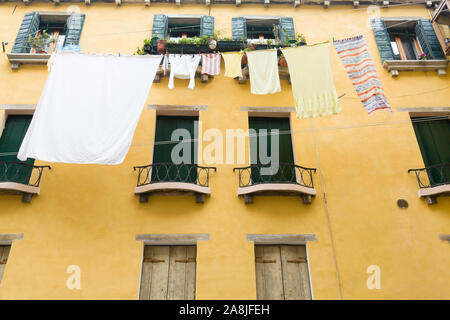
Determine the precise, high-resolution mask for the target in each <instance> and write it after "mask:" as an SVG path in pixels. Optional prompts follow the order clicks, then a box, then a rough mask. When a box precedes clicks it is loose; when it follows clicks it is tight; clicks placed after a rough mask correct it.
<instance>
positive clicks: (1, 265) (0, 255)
mask: <svg viewBox="0 0 450 320" xmlns="http://www.w3.org/2000/svg"><path fill="white" fill-rule="evenodd" d="M10 250H11V245H6V246H5V245H0V284H1V283H2V279H3V274H4V273H5V268H6V262H7V261H8V256H9V251H10Z"/></svg>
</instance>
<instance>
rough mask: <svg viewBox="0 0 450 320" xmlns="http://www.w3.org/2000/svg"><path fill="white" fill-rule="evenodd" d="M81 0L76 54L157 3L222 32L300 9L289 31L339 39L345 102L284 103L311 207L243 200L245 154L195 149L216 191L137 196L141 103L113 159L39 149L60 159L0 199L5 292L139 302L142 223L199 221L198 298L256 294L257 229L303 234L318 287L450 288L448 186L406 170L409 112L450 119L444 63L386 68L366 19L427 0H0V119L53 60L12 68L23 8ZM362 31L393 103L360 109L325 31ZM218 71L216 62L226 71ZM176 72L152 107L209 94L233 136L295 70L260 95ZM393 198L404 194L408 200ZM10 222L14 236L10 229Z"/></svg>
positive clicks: (364, 295) (401, 13)
mask: <svg viewBox="0 0 450 320" xmlns="http://www.w3.org/2000/svg"><path fill="white" fill-rule="evenodd" d="M78 10H79V12H81V13H83V14H85V17H86V18H85V21H84V26H83V30H82V33H81V38H80V43H79V44H80V46H81V48H82V52H88V53H99V54H103V53H112V54H121V55H127V54H133V53H134V52H135V51H136V48H137V47H138V46H142V41H143V40H144V39H145V38H150V36H151V29H152V22H153V17H154V15H155V14H174V15H175V14H177V15H210V16H213V17H215V30H216V32H217V31H220V32H221V34H223V35H224V36H226V37H230V36H231V33H232V26H231V19H232V17H237V16H252V15H257V16H287V17H293V20H294V25H295V31H296V32H300V33H302V34H304V35H305V37H306V39H307V42H308V44H315V43H321V42H324V41H330V47H329V55H330V62H331V69H332V74H333V79H334V83H335V86H336V91H337V94H338V96H340V97H341V98H340V106H341V108H342V111H341V112H340V113H339V114H336V115H329V116H325V117H317V118H312V119H298V118H297V117H296V115H295V112H292V111H289V115H288V116H289V118H290V126H291V132H292V133H291V136H292V141H293V149H294V155H295V158H294V161H295V163H296V164H299V165H301V166H304V167H309V168H317V171H316V172H315V173H314V174H313V179H314V188H315V190H316V191H317V195H316V196H315V197H313V198H312V203H311V204H303V203H302V199H301V198H300V197H298V196H297V197H282V196H277V195H272V196H267V197H257V196H255V198H254V203H252V204H245V203H244V200H243V199H242V198H241V197H238V195H237V191H238V185H239V177H238V173H237V172H233V168H234V167H240V166H241V167H242V166H243V165H239V164H223V163H222V164H220V163H219V164H206V163H201V162H199V165H205V166H207V165H211V166H215V167H217V171H216V172H211V173H210V190H211V195H210V196H209V197H207V198H206V200H205V202H204V203H196V201H195V198H194V197H192V196H178V195H175V196H174V195H169V196H150V197H149V200H148V202H146V203H141V202H139V196H138V195H135V194H134V188H135V186H136V180H137V172H136V171H133V166H139V165H146V164H149V163H151V162H152V156H153V142H154V137H155V124H156V116H157V113H158V112H159V111H158V110H155V108H148V107H147V106H145V107H144V108H143V111H142V114H141V116H140V120H139V123H138V126H137V128H136V131H135V135H134V138H133V142H132V146H131V148H130V150H129V152H128V154H127V156H126V159H125V161H124V162H123V163H122V164H120V165H113V166H107V165H75V164H62V163H45V162H42V161H38V160H37V161H36V162H35V165H50V166H51V170H45V171H44V172H43V175H42V179H41V182H40V186H39V188H40V194H39V195H38V196H33V198H32V201H31V202H29V203H24V202H22V201H21V197H20V196H17V195H1V196H0V240H2V239H3V240H4V241H3V242H4V243H3V244H12V245H11V249H10V253H9V256H8V258H7V262H6V264H5V268H4V274H3V279H2V280H1V284H0V299H138V298H139V290H140V281H141V272H142V270H141V269H142V263H143V262H142V261H143V247H144V243H145V241H144V242H143V241H140V239H139V237H138V238H137V236H139V235H181V236H180V237H181V238H182V235H199V234H201V235H207V236H205V238H204V239H203V240H204V241H198V242H197V243H196V246H197V249H196V250H197V253H196V278H195V298H196V299H256V298H257V285H256V281H255V279H256V274H255V249H254V248H255V241H253V240H252V239H255V237H257V236H252V235H269V236H270V235H272V236H273V235H282V236H281V238H280V239H288V238H289V235H291V237H292V238H295V239H297V240H296V241H300V242H301V239H304V241H305V242H304V243H303V244H305V245H306V248H307V263H308V268H309V276H310V285H311V292H312V297H313V298H314V299H448V298H449V297H450V289H449V288H450V270H449V268H448V267H447V266H448V265H449V264H450V254H449V253H450V251H449V250H450V248H449V242H448V241H446V240H445V239H448V238H446V235H448V234H450V198H448V197H447V198H446V197H438V198H437V203H435V204H427V200H426V199H425V198H424V197H422V198H419V197H418V191H419V186H418V183H417V180H416V178H415V176H414V174H413V173H408V169H411V168H423V167H424V166H425V165H424V160H423V158H422V155H421V151H420V148H419V144H418V141H417V138H416V135H415V132H414V128H413V125H412V122H411V115H410V113H411V112H414V110H413V109H414V108H416V109H417V111H418V112H425V111H426V112H425V113H427V112H428V111H429V112H428V113H432V115H435V113H436V112H438V113H439V112H440V113H442V114H443V115H444V116H445V115H447V116H448V115H449V107H450V104H449V101H450V76H449V75H448V74H443V73H441V74H440V75H438V72H436V71H435V70H430V71H423V70H416V71H399V74H398V76H395V77H393V76H392V74H391V73H390V72H389V71H388V70H386V69H385V68H384V67H383V65H382V62H381V59H380V55H379V51H378V48H377V44H376V41H375V38H374V34H373V31H372V27H371V25H370V19H371V18H373V17H376V16H379V17H382V18H384V17H390V18H402V17H421V18H424V19H430V14H431V13H432V11H433V10H432V9H428V8H426V6H425V5H424V4H417V5H407V6H405V5H399V6H396V5H391V6H389V7H387V8H381V6H377V7H375V6H372V7H370V8H369V7H368V6H367V5H363V4H361V6H360V7H358V8H353V7H352V6H351V5H347V4H339V3H338V4H335V3H334V2H333V3H332V4H331V5H330V6H329V7H328V8H324V7H323V6H322V5H303V4H302V5H300V6H298V7H294V5H293V3H286V4H272V5H270V6H268V7H265V6H264V5H263V3H261V4H245V1H243V3H242V5H241V6H239V7H237V6H236V5H234V4H227V3H224V4H214V3H212V4H211V5H210V6H206V5H205V4H204V3H197V4H195V3H193V4H184V3H183V1H181V5H179V6H177V5H176V4H175V3H169V4H163V3H152V4H151V5H150V6H148V7H147V6H145V5H144V3H143V2H142V3H128V2H127V1H123V2H122V5H121V6H120V7H119V6H116V5H115V4H114V3H101V2H93V3H92V4H91V5H90V6H87V5H85V4H84V3H78V2H77V3H73V2H69V3H66V2H62V3H61V4H60V5H59V6H54V4H52V3H43V2H39V1H34V2H32V3H31V4H30V5H25V4H24V3H21V2H19V3H15V2H0V17H1V20H2V23H1V24H0V40H1V41H3V42H8V45H6V49H5V51H6V52H4V53H3V52H2V53H1V56H2V58H1V60H0V104H1V106H2V110H0V118H1V119H3V120H2V122H3V124H4V122H5V121H6V119H7V117H8V116H9V115H13V114H21V113H28V114H30V113H31V114H32V113H33V107H30V106H28V107H26V106H25V105H35V104H37V102H38V101H39V98H40V95H41V93H42V91H43V88H44V85H45V82H46V80H47V77H48V75H49V73H48V71H47V67H46V66H44V65H33V64H30V65H28V64H23V65H20V67H19V68H18V70H12V68H11V63H10V61H9V60H8V57H7V53H9V52H10V51H11V49H12V47H13V44H14V39H15V38H16V35H17V31H18V30H19V27H20V25H21V22H22V19H23V18H24V15H25V14H26V13H28V12H32V11H35V12H67V11H78ZM360 34H363V35H364V36H365V38H366V41H367V44H368V48H369V51H370V54H371V56H372V58H373V60H374V61H375V65H376V68H377V71H378V74H379V76H380V79H381V82H382V84H383V88H384V91H385V94H386V97H387V100H388V101H389V103H390V104H391V107H392V112H388V111H385V110H381V111H377V112H374V113H373V114H372V115H368V114H367V112H366V111H365V110H364V108H363V106H362V104H361V102H360V101H359V98H358V96H357V94H356V92H355V90H354V88H353V86H352V83H351V82H350V80H349V78H348V76H347V74H346V72H345V69H344V66H343V64H342V62H341V60H340V59H339V56H338V55H337V53H336V50H335V49H334V47H333V45H332V44H331V41H332V39H335V40H338V39H343V38H348V37H351V36H356V35H360ZM445 69H446V67H445V68H444V70H445ZM224 70H225V69H224V65H223V63H222V74H223V73H224ZM167 85H168V77H163V78H162V79H161V81H160V82H159V83H154V84H153V86H152V89H151V92H150V95H149V97H148V100H147V103H146V104H148V105H153V106H167V105H169V106H206V107H205V108H201V109H200V111H198V116H199V120H200V121H201V123H202V130H203V131H206V130H208V129H219V130H220V132H222V134H223V135H224V136H225V134H226V130H227V129H243V130H247V129H248V128H249V120H248V119H249V115H250V116H251V115H252V114H251V112H249V111H248V110H252V109H249V108H247V109H246V108H243V107H256V109H254V110H259V111H261V110H262V109H258V108H268V109H267V110H269V109H270V110H272V111H273V110H274V109H273V108H279V110H280V112H285V111H286V109H285V108H286V107H292V106H293V105H294V102H293V97H292V90H291V86H290V84H289V83H288V81H287V80H281V87H282V91H281V92H279V93H276V94H271V95H262V96H257V95H252V94H251V93H250V84H249V82H248V81H247V83H245V84H239V83H238V81H237V80H235V79H232V78H226V77H224V76H223V75H220V76H215V77H214V78H213V79H209V81H208V82H207V83H202V82H200V79H199V78H197V79H196V86H195V89H194V90H189V89H188V88H187V80H180V79H176V80H175V89H174V90H169V89H168V87H167ZM80 94H82V93H80ZM14 105H20V106H16V107H14ZM180 108H181V109H182V107H180ZM424 108H425V109H424ZM245 110H247V111H245ZM275 110H276V109H275ZM289 110H291V109H289ZM425 113H424V115H425ZM447 141H450V140H447ZM204 144H207V143H206V142H204ZM448 147H450V145H449V146H448ZM246 150H247V151H246V153H248V152H249V141H248V138H246ZM248 161H249V160H248V159H246V163H247V164H248V163H249V162H248ZM399 199H404V200H406V201H407V202H408V207H407V208H400V207H399V206H398V205H397V201H398V200H399ZM21 234H23V237H22V236H21ZM14 235H18V236H17V238H18V240H11V239H13V238H14V237H15V236H14ZM1 236H3V238H1ZM252 237H253V238H252ZM168 238H170V236H168ZM262 238H264V237H262ZM275 238H276V237H275ZM19 239H20V240H19ZM299 239H300V240H299ZM274 241H276V240H274ZM283 241H284V240H280V243H284V242H283ZM300 242H299V243H300ZM73 265H75V266H79V270H80V284H81V287H80V288H79V289H70V288H68V286H67V281H68V278H69V277H70V275H71V274H70V273H68V272H67V270H68V267H69V266H73ZM371 266H372V267H371ZM373 266H375V268H376V270H378V271H379V272H378V271H376V273H377V275H379V280H380V282H379V283H380V286H379V287H378V288H372V287H370V285H368V281H369V282H370V281H371V280H370V277H371V276H373V274H374V273H373V271H371V270H374V269H373V268H374V267H373ZM377 267H378V269H377Z"/></svg>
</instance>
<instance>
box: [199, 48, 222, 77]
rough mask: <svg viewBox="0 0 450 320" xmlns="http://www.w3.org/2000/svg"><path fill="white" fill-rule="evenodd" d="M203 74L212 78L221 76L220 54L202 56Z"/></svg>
mask: <svg viewBox="0 0 450 320" xmlns="http://www.w3.org/2000/svg"><path fill="white" fill-rule="evenodd" d="M202 74H209V75H211V76H217V75H219V74H220V53H207V54H202Z"/></svg>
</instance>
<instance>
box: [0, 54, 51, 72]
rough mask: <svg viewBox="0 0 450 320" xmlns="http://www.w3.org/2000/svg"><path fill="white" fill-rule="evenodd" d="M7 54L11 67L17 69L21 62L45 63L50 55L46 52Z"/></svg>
mask: <svg viewBox="0 0 450 320" xmlns="http://www.w3.org/2000/svg"><path fill="white" fill-rule="evenodd" d="M7 56H8V60H9V63H11V69H13V70H18V69H19V66H20V65H22V64H37V65H46V64H47V62H48V59H50V56H51V55H50V54H47V53H8V54H7Z"/></svg>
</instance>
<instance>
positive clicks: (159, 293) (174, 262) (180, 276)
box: [139, 246, 197, 300]
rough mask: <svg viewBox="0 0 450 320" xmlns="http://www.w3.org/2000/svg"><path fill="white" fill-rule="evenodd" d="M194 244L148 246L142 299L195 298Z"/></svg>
mask: <svg viewBox="0 0 450 320" xmlns="http://www.w3.org/2000/svg"><path fill="white" fill-rule="evenodd" d="M196 255H197V253H196V247H195V246H145V247H144V261H143V265H142V276H141V289H140V297H139V298H140V299H141V300H194V299H195V272H196Z"/></svg>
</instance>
